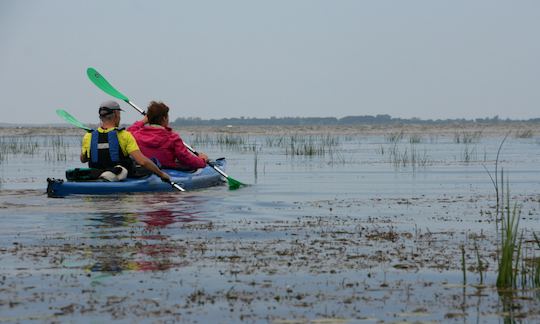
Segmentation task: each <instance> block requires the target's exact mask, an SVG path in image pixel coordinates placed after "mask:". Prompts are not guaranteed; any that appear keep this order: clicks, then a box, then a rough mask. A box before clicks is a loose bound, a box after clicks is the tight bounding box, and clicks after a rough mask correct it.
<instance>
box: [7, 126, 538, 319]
mask: <svg viewBox="0 0 540 324" xmlns="http://www.w3.org/2000/svg"><path fill="white" fill-rule="evenodd" d="M29 132H30V133H32V130H29ZM36 132H37V131H36ZM460 132H461V130H459V129H457V130H455V131H454V133H446V134H443V135H434V134H437V132H435V131H432V132H427V133H426V134H420V142H419V143H414V144H411V143H410V142H409V138H408V137H407V136H404V137H403V138H402V139H400V140H399V141H392V140H390V139H389V137H388V135H386V134H374V133H354V132H352V133H350V132H349V133H347V134H342V133H339V132H330V133H329V132H327V131H325V132H322V133H319V134H317V133H316V132H315V133H314V132H309V133H307V132H306V133H302V132H291V131H289V132H288V133H287V132H283V133H279V134H274V133H273V134H262V135H261V133H260V132H253V133H247V134H246V133H238V134H234V136H235V137H233V135H230V134H228V133H216V134H215V133H209V134H210V135H209V136H208V137H206V138H204V137H203V136H201V135H200V134H199V133H196V132H194V133H186V135H183V137H184V140H186V142H188V143H196V144H195V145H196V149H197V150H200V151H203V152H205V153H207V154H208V155H209V156H211V157H222V156H225V157H227V159H228V167H227V173H228V174H229V175H230V176H232V177H233V178H235V179H238V180H240V181H242V182H245V183H250V184H252V185H251V186H248V187H245V188H242V189H240V190H236V191H229V190H227V187H226V186H222V187H213V188H209V189H205V190H199V191H193V192H187V193H177V192H171V193H156V194H133V195H118V196H104V197H99V196H81V197H70V198H65V199H51V198H47V196H46V194H45V187H46V181H45V180H46V178H47V177H54V178H63V176H64V171H65V169H67V168H72V167H77V166H80V163H79V162H78V154H79V145H80V138H81V136H80V134H77V133H73V134H71V133H67V134H64V135H62V136H57V135H49V134H47V133H44V134H41V133H36V134H31V135H28V134H27V135H12V134H7V132H6V134H5V135H3V136H2V141H1V142H0V144H1V146H0V152H2V153H1V158H0V179H1V182H0V185H1V192H0V224H1V226H0V256H1V261H2V262H1V264H0V322H2V321H7V322H13V321H24V322H26V321H37V322H41V321H62V322H65V321H68V322H69V321H74V322H101V321H106V320H110V319H114V320H120V321H124V322H132V321H144V322H146V321H148V322H153V321H158V322H159V321H167V320H169V321H170V320H172V321H183V322H195V321H199V322H215V323H228V322H239V321H247V322H262V323H266V322H276V323H279V322H280V321H287V320H293V319H295V320H298V321H303V320H306V321H307V320H311V321H315V322H316V321H317V320H323V319H326V320H329V321H334V322H336V323H337V322H339V321H340V320H346V321H347V322H353V323H354V322H366V321H367V322H373V321H380V320H382V321H396V320H404V321H415V320H420V321H443V320H444V321H447V320H463V321H466V322H471V321H475V322H476V321H477V322H493V321H503V320H508V319H510V320H513V319H515V318H523V319H525V320H530V321H532V322H534V321H536V320H537V319H538V316H539V315H538V311H537V310H536V309H537V307H535V305H537V303H538V298H537V297H536V296H535V293H534V291H531V290H527V291H522V292H520V293H519V294H518V295H519V298H518V299H512V300H511V301H510V302H509V301H508V300H507V299H505V298H503V297H500V296H499V294H498V293H497V290H496V289H495V287H494V284H495V278H496V272H495V271H496V265H497V263H496V259H495V254H494V250H495V247H496V244H497V235H496V228H497V227H496V226H497V225H496V224H495V220H494V216H493V213H494V206H495V191H494V186H493V183H492V180H491V178H490V176H489V175H488V172H487V171H486V169H487V170H489V171H490V172H491V174H492V175H493V176H494V166H495V158H496V155H497V150H498V148H499V145H500V143H501V141H502V139H503V138H504V135H505V134H506V132H505V131H499V132H494V133H489V134H483V135H481V136H479V137H478V138H475V139H474V141H473V142H472V143H467V144H464V143H462V142H461V141H460V143H456V136H455V134H456V133H459V134H462V133H460ZM223 134H225V135H223ZM415 141H418V140H415ZM291 143H292V144H291ZM303 145H304V146H303ZM292 146H294V147H295V149H296V150H299V151H296V152H297V153H300V154H299V155H291V154H290V152H293V150H292V149H291V147H292ZM538 147H539V139H538V138H536V137H530V138H515V137H512V136H509V137H508V138H507V140H506V142H505V144H504V146H503V147H502V152H501V155H500V159H499V165H498V167H499V170H500V169H501V168H503V169H504V171H505V177H506V176H508V181H509V183H510V191H511V195H512V201H513V202H514V201H515V202H517V203H518V204H519V206H520V207H521V210H522V211H521V219H520V226H521V228H522V229H524V230H525V232H524V235H525V236H526V237H527V238H528V239H529V246H531V247H529V248H527V249H526V250H525V252H526V253H527V257H533V256H534V255H535V253H536V254H538V253H537V251H535V250H534V249H533V248H532V246H534V244H532V243H531V242H532V241H530V238H531V235H532V232H540V225H538V224H539V222H538V221H539V214H538V209H539V207H540V199H539V197H538V194H537V193H538V184H539V171H540V170H539V169H540V164H539V162H540V154H539V150H538ZM311 149H314V150H315V152H316V153H313V155H306V154H308V153H309V152H313V151H311ZM254 150H256V153H255V151H254ZM317 150H319V151H317ZM321 150H322V152H324V154H323V153H321ZM498 181H500V179H498ZM505 181H506V179H505ZM475 244H479V246H480V247H479V253H480V254H481V257H482V259H483V260H484V261H485V263H486V264H488V268H487V270H484V273H483V278H482V280H483V282H482V283H483V286H478V284H479V283H480V273H479V272H478V271H477V269H475V266H476V265H477V256H476V250H475V249H476V248H475ZM461 245H464V246H465V248H466V252H467V257H466V262H467V267H468V268H469V269H468V270H467V272H466V275H467V283H466V284H465V285H464V284H463V271H462V268H461V250H460V246H461ZM484 286H485V287H484ZM509 303H510V305H514V306H515V305H517V306H515V307H509V306H508V305H509ZM509 309H510V310H509Z"/></svg>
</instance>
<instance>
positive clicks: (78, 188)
mask: <svg viewBox="0 0 540 324" xmlns="http://www.w3.org/2000/svg"><path fill="white" fill-rule="evenodd" d="M215 165H216V166H218V167H219V168H220V169H223V168H224V167H225V165H226V161H225V159H219V160H216V161H215ZM163 171H164V172H166V173H167V174H168V175H170V176H171V181H173V182H175V183H177V184H178V185H179V186H181V187H182V188H184V189H186V190H192V189H201V188H207V187H212V186H217V185H221V184H223V183H224V182H225V181H224V179H223V177H222V175H221V174H219V173H218V172H216V171H215V170H214V169H213V168H212V167H211V166H209V165H207V166H206V167H205V168H202V169H198V170H196V171H193V172H189V171H188V172H186V171H179V170H173V169H163ZM175 190H176V189H174V188H173V187H172V186H171V185H170V184H169V183H166V182H163V181H161V179H160V178H159V177H158V176H156V175H150V176H146V177H143V178H127V179H125V180H122V181H114V182H109V181H102V180H98V181H70V180H63V179H54V178H52V179H51V178H48V179H47V195H48V196H49V197H55V198H59V197H66V196H69V195H108V194H120V193H133V192H163V191H175Z"/></svg>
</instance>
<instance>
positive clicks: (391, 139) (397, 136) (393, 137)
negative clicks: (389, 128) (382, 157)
mask: <svg viewBox="0 0 540 324" xmlns="http://www.w3.org/2000/svg"><path fill="white" fill-rule="evenodd" d="M404 136H405V133H404V132H403V131H399V132H391V133H390V134H387V135H386V136H385V137H384V138H385V140H386V141H387V142H388V143H398V142H400V141H401V140H402V139H403V137H404Z"/></svg>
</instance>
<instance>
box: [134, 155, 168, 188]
mask: <svg viewBox="0 0 540 324" xmlns="http://www.w3.org/2000/svg"><path fill="white" fill-rule="evenodd" d="M129 155H130V156H131V157H132V158H133V159H134V160H135V162H137V163H138V164H139V165H141V166H142V167H143V168H146V169H148V170H150V171H152V173H154V174H155V175H157V176H158V177H160V178H161V179H163V180H166V181H167V182H169V181H171V177H169V175H168V174H167V173H165V172H163V171H161V170H160V169H159V168H158V167H157V165H155V164H154V162H152V160H150V159H149V158H147V157H146V156H144V154H142V153H141V151H140V150H136V151H133V152H131V153H130V154H129Z"/></svg>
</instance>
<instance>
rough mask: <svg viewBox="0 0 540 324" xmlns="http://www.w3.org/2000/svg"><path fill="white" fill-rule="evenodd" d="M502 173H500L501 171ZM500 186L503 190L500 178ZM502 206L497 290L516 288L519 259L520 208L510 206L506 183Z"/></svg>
mask: <svg viewBox="0 0 540 324" xmlns="http://www.w3.org/2000/svg"><path fill="white" fill-rule="evenodd" d="M501 173H502V171H501ZM501 179H502V180H501V186H502V188H504V181H503V180H504V178H503V177H502V176H501ZM502 196H503V199H502V202H503V205H502V206H501V208H500V211H501V212H500V219H501V231H500V242H501V247H500V251H499V264H498V271H497V288H516V287H517V277H518V272H519V271H518V270H517V269H518V266H519V264H520V258H521V246H522V241H523V239H522V238H523V234H521V235H518V229H519V216H520V212H521V211H520V208H519V207H518V206H517V203H514V204H513V206H511V205H510V188H509V185H508V180H507V182H506V196H505V193H504V192H502Z"/></svg>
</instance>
